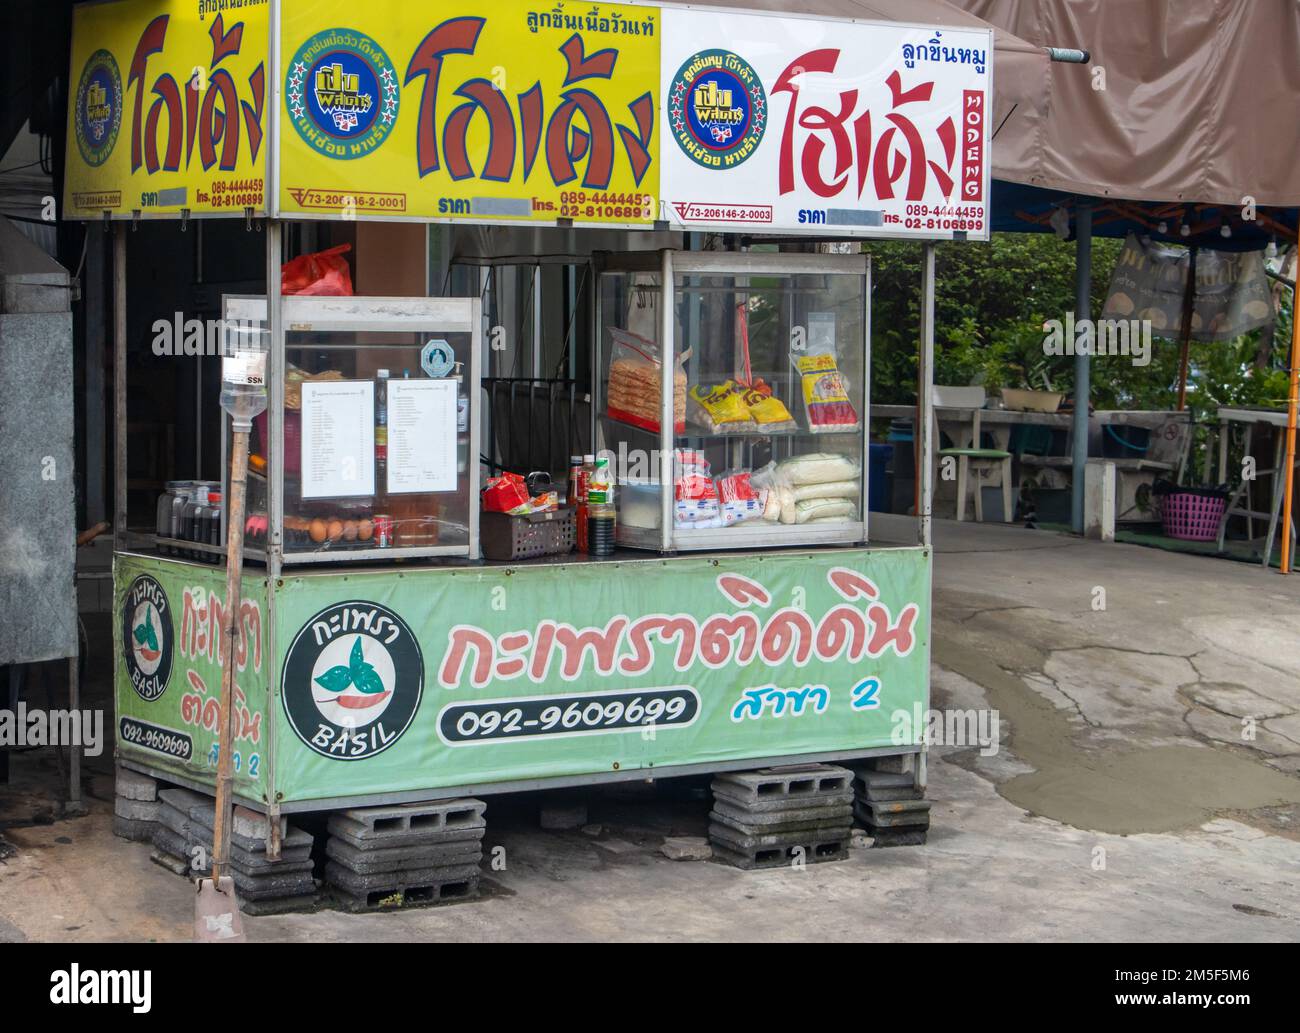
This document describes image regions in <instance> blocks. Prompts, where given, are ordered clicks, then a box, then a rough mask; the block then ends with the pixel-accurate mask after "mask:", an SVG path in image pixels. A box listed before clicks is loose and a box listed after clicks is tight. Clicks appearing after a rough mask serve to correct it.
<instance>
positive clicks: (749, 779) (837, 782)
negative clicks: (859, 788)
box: [709, 764, 853, 869]
mask: <svg viewBox="0 0 1300 1033" xmlns="http://www.w3.org/2000/svg"><path fill="white" fill-rule="evenodd" d="M852 831H853V772H852V771H849V770H848V769H847V768H840V767H834V766H832V765H829V764H806V765H801V766H797V767H783V768H766V769H764V770H762V771H746V772H743V773H738V774H729V775H719V776H718V777H717V778H715V779H714V780H713V811H712V813H710V815H709V839H710V841H711V842H712V844H713V856H714V857H716V858H718V859H719V860H722V861H725V862H727V863H728V864H731V865H734V866H735V867H737V868H745V869H755V868H781V867H785V866H788V865H794V864H799V863H805V864H816V863H820V862H824V861H842V860H844V859H845V858H846V857H847V856H848V849H849V840H850V837H851V834H852Z"/></svg>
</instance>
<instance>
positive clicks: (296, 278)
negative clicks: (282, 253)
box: [280, 244, 352, 295]
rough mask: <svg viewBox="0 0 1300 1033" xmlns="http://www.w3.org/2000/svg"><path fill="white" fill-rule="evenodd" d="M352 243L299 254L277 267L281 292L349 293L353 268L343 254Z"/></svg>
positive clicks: (349, 249) (350, 247)
mask: <svg viewBox="0 0 1300 1033" xmlns="http://www.w3.org/2000/svg"><path fill="white" fill-rule="evenodd" d="M351 250H352V245H351V244H340V245H339V246H338V247H332V248H330V249H329V250H328V251H315V252H313V253H312V254H310V255H299V256H298V257H297V258H294V259H290V260H289V261H288V262H286V263H285V264H284V265H283V266H281V267H280V293H281V294H316V295H326V294H328V295H350V294H351V293H352V271H351V270H350V269H349V268H348V262H347V259H346V258H344V257H343V256H344V255H345V254H347V253H348V252H349V251H351Z"/></svg>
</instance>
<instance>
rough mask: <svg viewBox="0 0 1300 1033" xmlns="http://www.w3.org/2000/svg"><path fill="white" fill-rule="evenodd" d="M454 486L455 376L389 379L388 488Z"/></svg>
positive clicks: (391, 490)
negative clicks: (447, 378)
mask: <svg viewBox="0 0 1300 1033" xmlns="http://www.w3.org/2000/svg"><path fill="white" fill-rule="evenodd" d="M455 490H456V381H455V380H394V381H392V382H391V383H389V385H388V493H389V494H390V495H398V494H407V493H411V492H427V491H455Z"/></svg>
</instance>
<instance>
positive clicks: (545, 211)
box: [277, 0, 661, 225]
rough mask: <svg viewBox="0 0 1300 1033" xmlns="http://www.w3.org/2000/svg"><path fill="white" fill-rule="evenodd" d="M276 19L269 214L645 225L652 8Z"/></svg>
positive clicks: (652, 95) (654, 158)
mask: <svg viewBox="0 0 1300 1033" xmlns="http://www.w3.org/2000/svg"><path fill="white" fill-rule="evenodd" d="M281 11H282V24H281V27H280V87H281V96H280V115H279V117H280V128H279V134H278V135H279V141H278V145H279V148H280V156H279V166H278V167H279V178H278V183H279V187H278V190H277V194H278V210H279V212H280V213H283V214H300V215H304V216H310V215H315V216H316V217H318V218H320V217H335V218H337V217H339V216H340V215H342V216H344V217H357V218H367V217H369V218H383V219H394V218H412V219H425V220H427V219H446V220H449V221H453V220H454V221H466V222H484V223H503V222H505V223H509V222H514V221H518V222H540V223H555V222H557V221H560V220H571V221H572V222H573V223H575V224H603V225H642V224H646V223H652V222H653V221H654V220H655V219H657V218H658V217H659V211H658V206H659V160H658V153H659V144H658V133H659V127H658V125H657V112H658V106H659V103H658V96H657V94H658V89H659V79H660V75H659V37H660V33H661V12H660V11H659V10H658V9H657V8H654V7H638V6H631V5H616V4H603V3H601V4H589V3H586V4H574V3H569V4H564V3H559V4H556V5H554V7H543V5H541V4H529V3H522V2H519V0H498V2H494V3H491V4H484V3H481V2H478V0H447V2H440V3H436V4H417V3H407V2H404V0H372V2H369V3H365V4H357V3H354V2H352V0H283V3H282V7H281Z"/></svg>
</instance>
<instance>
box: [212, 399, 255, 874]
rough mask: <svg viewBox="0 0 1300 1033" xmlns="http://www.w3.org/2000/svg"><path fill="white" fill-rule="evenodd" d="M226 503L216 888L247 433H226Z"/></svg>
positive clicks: (223, 833)
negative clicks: (228, 477) (228, 434)
mask: <svg viewBox="0 0 1300 1033" xmlns="http://www.w3.org/2000/svg"><path fill="white" fill-rule="evenodd" d="M230 437H231V456H230V499H229V506H228V508H227V510H226V512H227V516H226V612H225V617H224V620H223V621H222V627H221V641H222V645H223V652H224V656H223V657H222V664H221V713H220V721H221V728H220V734H219V737H218V740H217V800H216V815H215V818H214V821H213V825H212V884H213V885H214V886H217V885H220V882H219V880H220V877H221V873H222V871H224V870H225V868H226V866H227V865H228V864H229V863H230V803H231V800H230V788H231V783H232V782H233V780H234V775H233V767H234V765H233V764H232V763H231V758H232V754H233V752H234V745H235V742H234V734H233V733H234V716H233V712H234V702H235V648H236V643H237V639H238V636H239V599H240V591H239V589H240V584H239V579H240V574H241V573H242V572H243V567H244V562H243V559H244V493H245V482H246V481H247V479H248V430H247V429H246V428H245V429H239V427H238V425H236V429H235V430H234V431H233V432H232V433H231V436H230Z"/></svg>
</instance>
